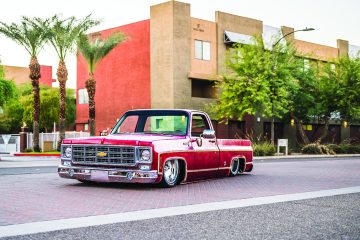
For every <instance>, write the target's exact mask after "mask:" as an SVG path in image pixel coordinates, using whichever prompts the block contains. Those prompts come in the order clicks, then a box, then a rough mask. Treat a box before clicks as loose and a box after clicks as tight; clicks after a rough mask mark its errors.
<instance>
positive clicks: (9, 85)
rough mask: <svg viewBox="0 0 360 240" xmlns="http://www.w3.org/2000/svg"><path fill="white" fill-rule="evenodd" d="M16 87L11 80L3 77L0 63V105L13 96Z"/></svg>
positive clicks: (2, 68) (3, 73)
mask: <svg viewBox="0 0 360 240" xmlns="http://www.w3.org/2000/svg"><path fill="white" fill-rule="evenodd" d="M15 93H16V87H15V84H14V82H13V81H10V80H7V79H5V72H4V67H3V66H2V65H0V107H2V106H4V104H5V103H6V102H7V101H9V100H10V99H12V98H14V97H15Z"/></svg>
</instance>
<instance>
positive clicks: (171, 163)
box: [163, 159, 180, 187]
mask: <svg viewBox="0 0 360 240" xmlns="http://www.w3.org/2000/svg"><path fill="white" fill-rule="evenodd" d="M179 173H180V169H179V161H178V160H177V159H172V160H168V161H166V163H165V165H164V169H163V174H164V175H163V183H164V184H165V186H167V187H172V186H175V185H176V184H177V182H178V179H179Z"/></svg>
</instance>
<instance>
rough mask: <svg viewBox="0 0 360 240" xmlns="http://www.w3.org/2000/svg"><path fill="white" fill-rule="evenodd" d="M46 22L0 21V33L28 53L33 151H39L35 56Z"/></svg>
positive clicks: (23, 19) (38, 68) (32, 20)
mask: <svg viewBox="0 0 360 240" xmlns="http://www.w3.org/2000/svg"><path fill="white" fill-rule="evenodd" d="M47 24H48V21H47V20H45V21H44V20H42V19H40V18H33V19H30V18H27V17H22V18H21V22H20V24H16V23H12V24H6V23H3V22H0V33H2V34H4V35H5V36H6V37H8V38H10V39H11V40H13V41H15V42H16V43H17V44H19V45H20V46H22V47H24V48H25V50H26V51H27V52H28V53H29V55H30V64H29V69H30V75H29V77H30V79H31V83H32V86H33V92H34V101H33V103H34V105H33V110H32V112H33V132H34V134H33V144H34V145H33V146H34V151H37V152H38V151H40V147H39V117H40V89H39V79H40V77H41V74H40V64H39V62H38V60H37V56H38V54H39V52H40V50H41V49H42V47H43V46H44V44H45V43H46V41H47V39H48V36H47V32H46V31H44V28H43V26H46V25H47Z"/></svg>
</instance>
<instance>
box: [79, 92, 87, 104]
mask: <svg viewBox="0 0 360 240" xmlns="http://www.w3.org/2000/svg"><path fill="white" fill-rule="evenodd" d="M78 98H79V104H89V95H88V92H87V91H86V89H79V91H78Z"/></svg>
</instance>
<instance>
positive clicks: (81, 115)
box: [76, 20, 150, 135]
mask: <svg viewBox="0 0 360 240" xmlns="http://www.w3.org/2000/svg"><path fill="white" fill-rule="evenodd" d="M113 31H121V32H123V33H125V34H126V35H127V36H128V40H127V41H126V42H124V43H122V44H120V45H118V46H117V47H116V48H115V49H113V51H111V52H110V53H109V54H108V55H107V56H106V57H105V58H104V59H103V60H102V61H101V62H100V63H99V64H98V66H97V68H96V72H95V80H96V94H95V104H96V135H99V133H100V132H101V131H102V130H104V129H107V128H111V127H112V126H113V125H114V124H115V123H116V120H117V119H118V118H120V117H121V115H122V114H123V113H124V112H126V111H127V110H129V109H135V108H150V20H145V21H141V22H136V23H132V24H128V25H125V26H121V27H116V28H112V29H108V30H104V31H102V32H101V34H102V36H108V35H109V34H110V33H111V32H113ZM87 77H88V69H87V66H86V64H85V61H84V59H83V58H82V57H81V56H80V57H79V56H78V58H77V90H78V89H84V88H85V81H86V79H87ZM77 99H78V91H77ZM88 111H89V105H88V104H79V101H78V100H77V102H76V130H77V131H84V123H87V121H88Z"/></svg>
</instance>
